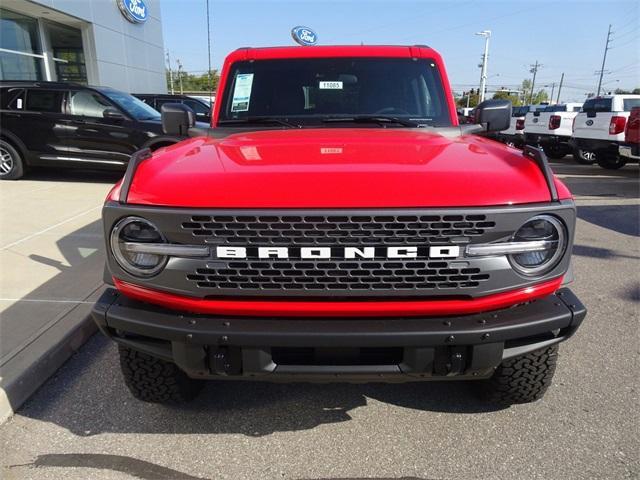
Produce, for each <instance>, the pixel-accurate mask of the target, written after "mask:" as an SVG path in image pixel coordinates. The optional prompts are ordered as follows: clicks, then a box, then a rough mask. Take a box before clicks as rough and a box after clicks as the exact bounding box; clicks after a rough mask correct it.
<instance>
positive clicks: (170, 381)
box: [118, 345, 203, 404]
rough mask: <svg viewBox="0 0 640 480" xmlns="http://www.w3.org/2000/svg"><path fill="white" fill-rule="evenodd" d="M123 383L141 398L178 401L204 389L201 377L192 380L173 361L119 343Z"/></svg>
mask: <svg viewBox="0 0 640 480" xmlns="http://www.w3.org/2000/svg"><path fill="white" fill-rule="evenodd" d="M118 352H119V354H120V368H121V370H122V375H123V376H124V382H125V383H126V385H127V387H128V388H129V391H130V392H131V394H132V395H133V396H134V397H135V398H137V399H138V400H142V401H143V402H150V403H165V404H177V403H182V402H187V401H189V400H192V399H193V398H194V397H195V396H196V395H197V394H198V392H199V391H200V390H201V389H202V386H203V382H202V381H201V380H193V379H191V378H189V377H187V375H186V374H185V373H184V372H183V371H182V370H180V369H179V368H178V367H177V366H176V365H175V364H174V363H170V362H166V361H164V360H160V359H159V358H155V357H152V356H151V355H147V354H146V353H141V352H138V351H136V350H132V349H130V348H127V347H123V346H122V345H118Z"/></svg>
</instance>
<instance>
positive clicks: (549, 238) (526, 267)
mask: <svg viewBox="0 0 640 480" xmlns="http://www.w3.org/2000/svg"><path fill="white" fill-rule="evenodd" d="M512 241H514V242H534V241H544V242H545V247H544V250H538V251H534V252H526V253H517V254H513V255H510V256H509V259H510V260H511V265H512V266H513V268H514V269H515V270H516V271H518V272H520V273H521V274H523V275H544V274H545V273H547V272H549V271H551V270H552V269H553V268H554V267H555V266H556V265H558V262H560V259H561V258H562V255H563V254H564V251H565V249H566V246H567V234H566V229H565V227H564V225H563V223H562V222H561V221H560V220H559V219H557V218H556V217H552V216H551V215H538V216H536V217H533V218H532V219H530V220H528V221H527V223H525V224H524V225H522V226H521V227H520V228H519V229H518V231H517V232H516V233H515V235H514V236H513V239H512Z"/></svg>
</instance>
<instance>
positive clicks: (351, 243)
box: [93, 46, 586, 404]
mask: <svg viewBox="0 0 640 480" xmlns="http://www.w3.org/2000/svg"><path fill="white" fill-rule="evenodd" d="M248 59H250V60H248ZM221 78H222V80H221V85H220V89H219V92H220V93H219V95H220V97H221V98H220V100H219V101H218V102H216V107H215V109H214V118H213V121H212V128H209V129H204V130H203V129H199V128H197V129H194V128H192V123H191V119H190V118H189V115H187V112H186V106H183V105H175V107H174V108H172V109H171V110H169V109H166V110H165V111H164V112H163V124H164V125H165V128H166V133H167V134H175V133H176V132H183V131H185V130H188V132H189V135H190V136H192V137H193V138H190V139H189V140H185V141H183V142H180V143H178V144H176V145H173V146H171V147H168V148H166V149H162V150H160V151H157V152H155V153H151V152H148V151H141V152H139V153H138V154H137V155H136V156H135V159H134V160H132V161H131V163H130V165H129V168H128V169H127V172H126V174H125V176H124V180H123V181H122V182H121V183H120V184H119V185H118V186H116V187H114V189H113V190H112V191H111V193H110V194H109V195H108V197H107V200H106V203H105V206H104V208H103V210H102V212H103V226H104V228H105V231H104V233H105V236H106V239H107V240H106V241H107V244H108V245H109V248H107V249H106V257H107V266H108V268H107V271H106V275H105V277H106V280H107V282H108V283H110V284H111V285H112V286H111V288H109V289H108V290H107V291H106V292H105V293H104V295H102V296H101V298H100V299H99V300H98V302H97V303H96V304H95V306H94V308H93V318H94V319H95V321H96V323H97V324H98V326H99V328H100V330H101V331H102V332H103V333H104V334H105V335H107V336H108V337H109V338H111V339H113V340H114V341H115V342H117V343H118V345H119V352H120V367H121V369H122V374H123V377H124V380H125V383H126V385H127V386H128V388H129V389H130V391H131V393H132V394H133V395H134V396H135V397H136V398H138V399H140V400H143V401H147V402H165V403H171V402H180V401H185V400H188V399H190V398H193V396H194V395H195V394H196V393H197V392H198V390H199V389H200V388H201V387H202V383H203V382H202V381H203V380H206V379H217V380H263V381H269V380H271V381H318V382H327V381H330V382H339V381H355V382H367V381H368V382H401V381H404V382H416V381H428V380H453V379H457V380H473V383H474V385H475V386H476V387H477V388H478V389H479V391H480V392H484V393H485V394H487V398H488V400H489V401H490V402H497V403H507V404H510V403H522V402H530V401H534V400H537V399H539V398H541V397H542V396H543V394H544V392H545V391H546V389H547V388H548V387H549V386H550V385H551V383H552V377H553V374H554V370H555V366H556V360H557V356H558V344H559V343H560V342H562V341H564V340H566V339H568V338H569V337H571V335H572V334H573V333H574V332H575V331H576V330H577V329H578V327H579V325H580V323H581V322H582V320H583V318H584V317H585V314H586V310H585V308H584V307H583V306H582V304H581V303H580V301H579V300H578V298H577V297H576V296H575V295H574V294H573V293H571V291H570V290H569V289H568V288H567V283H568V282H569V281H570V280H571V274H570V270H569V265H570V259H571V251H572V247H573V238H574V230H575V220H576V207H575V204H574V202H573V200H572V196H571V193H570V192H569V190H568V189H567V188H566V186H565V185H564V184H563V183H562V182H561V181H560V180H559V179H557V178H555V177H554V175H553V172H552V171H551V169H550V168H549V165H548V163H547V160H546V157H545V155H544V153H543V152H542V151H541V150H539V149H536V148H534V147H530V146H526V147H525V149H524V151H523V152H519V151H516V150H514V149H512V148H507V147H506V146H505V145H502V144H500V143H497V142H495V141H493V140H490V139H487V138H484V135H486V134H487V133H489V132H492V131H501V130H504V129H506V127H507V125H508V124H509V121H510V115H511V102H509V101H506V100H488V101H485V102H483V103H481V104H480V105H479V106H478V107H477V108H476V109H475V112H474V118H475V123H476V124H475V125H459V124H458V120H457V115H456V110H455V104H454V101H453V95H452V94H451V88H450V86H449V83H448V80H447V74H446V71H445V67H444V63H443V61H442V58H441V57H440V55H439V54H438V53H437V52H436V51H434V50H433V49H431V48H428V47H422V46H412V47H408V46H407V47H401V46H335V47H333V46H315V47H313V48H305V47H279V48H258V49H241V50H238V51H236V52H234V53H232V54H230V55H229V56H228V57H227V59H226V60H225V63H224V66H223V70H222V75H221ZM182 109H184V111H182ZM217 389H218V393H219V394H220V395H224V394H225V388H224V386H223V384H222V383H221V382H219V383H218V384H217Z"/></svg>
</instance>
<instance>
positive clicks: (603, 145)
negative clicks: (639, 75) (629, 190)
mask: <svg viewBox="0 0 640 480" xmlns="http://www.w3.org/2000/svg"><path fill="white" fill-rule="evenodd" d="M633 107H640V95H604V96H602V97H595V98H590V99H588V100H587V101H586V102H584V105H583V106H582V112H580V113H579V114H578V115H576V118H575V120H574V124H573V137H572V138H571V140H570V141H569V144H570V145H571V146H572V148H573V149H574V155H576V156H577V157H580V156H581V154H583V152H585V151H587V152H593V153H594V154H595V160H596V162H598V165H600V166H601V167H603V168H607V169H618V168H620V167H623V166H624V165H625V164H626V163H627V159H626V158H623V157H621V156H620V155H619V152H618V149H619V147H620V145H621V144H622V143H624V130H625V127H626V125H627V119H628V118H629V112H630V111H631V109H632V108H633Z"/></svg>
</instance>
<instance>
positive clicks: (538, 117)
mask: <svg viewBox="0 0 640 480" xmlns="http://www.w3.org/2000/svg"><path fill="white" fill-rule="evenodd" d="M581 108H582V104H581V103H563V104H557V105H548V106H547V107H545V108H544V109H543V110H536V111H535V112H528V113H527V114H526V115H525V117H524V138H525V142H526V143H527V144H529V145H540V146H541V147H542V148H543V150H544V153H545V154H546V155H547V156H548V157H549V158H554V159H559V158H563V157H564V156H565V155H567V154H569V153H571V147H570V146H569V139H570V138H571V135H572V133H573V131H572V128H573V119H574V118H575V117H576V115H577V114H578V112H579V111H580V109H581Z"/></svg>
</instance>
